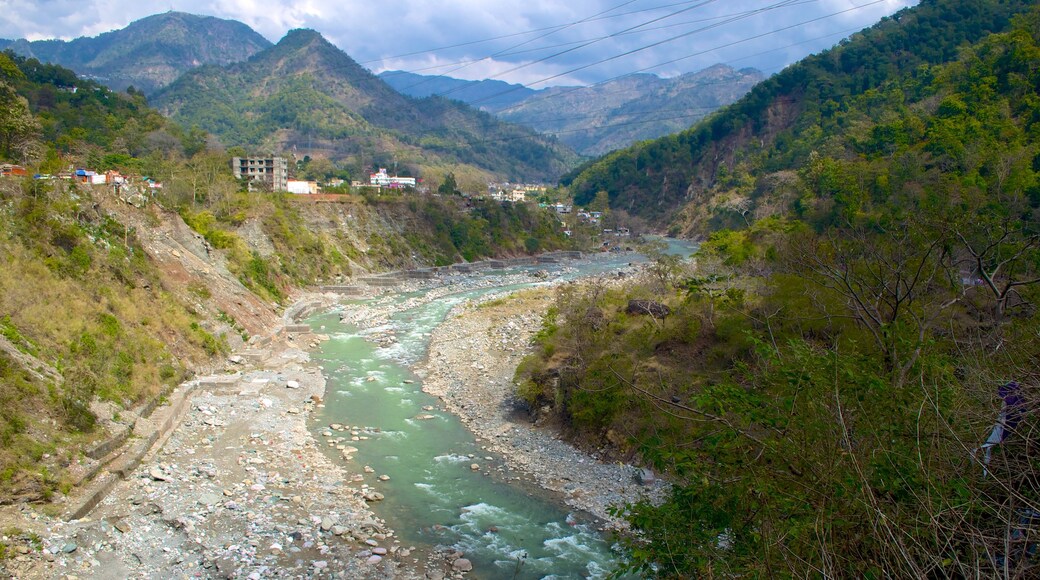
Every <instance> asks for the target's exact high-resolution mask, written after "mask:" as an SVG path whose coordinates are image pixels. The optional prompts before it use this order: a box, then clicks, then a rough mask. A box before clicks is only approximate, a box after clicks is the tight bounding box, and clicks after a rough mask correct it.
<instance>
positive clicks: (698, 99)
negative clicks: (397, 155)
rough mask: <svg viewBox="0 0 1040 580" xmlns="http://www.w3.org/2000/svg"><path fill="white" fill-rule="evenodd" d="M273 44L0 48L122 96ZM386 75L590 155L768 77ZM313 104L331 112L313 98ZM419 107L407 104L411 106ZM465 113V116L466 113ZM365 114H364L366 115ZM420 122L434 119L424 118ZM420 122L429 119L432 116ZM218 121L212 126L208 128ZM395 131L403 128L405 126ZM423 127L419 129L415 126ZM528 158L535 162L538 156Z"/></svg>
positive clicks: (196, 35)
mask: <svg viewBox="0 0 1040 580" xmlns="http://www.w3.org/2000/svg"><path fill="white" fill-rule="evenodd" d="M272 47H273V45H272V43H271V42H270V41H268V40H267V39H266V38H264V37H263V36H261V35H260V34H259V33H257V32H256V31H254V30H253V29H251V28H250V27H249V26H247V25H245V24H243V23H241V22H238V21H235V20H226V19H220V18H215V17H211V16H198V15H194V14H186V13H183V12H173V11H170V12H166V13H163V14H156V15H153V16H149V17H147V18H143V19H141V20H137V21H135V22H132V23H130V24H129V25H128V26H127V27H125V28H123V29H119V30H114V31H111V32H106V33H104V34H101V35H98V36H96V37H89V38H88V37H83V38H76V39H74V40H70V41H64V40H38V41H28V40H25V39H20V40H13V41H12V40H0V49H5V48H6V49H10V50H12V51H13V52H15V53H17V54H19V55H22V56H26V57H31V58H36V59H38V60H41V61H43V62H50V63H54V64H60V65H62V66H64V67H67V68H71V69H73V70H74V71H76V72H77V74H79V75H81V76H84V77H87V78H91V79H94V80H98V81H100V82H102V83H103V84H105V85H107V86H108V87H110V88H112V89H114V90H124V89H126V88H127V87H129V86H133V87H135V88H136V89H138V90H140V91H142V92H144V93H145V94H146V95H148V96H149V97H153V96H156V95H158V94H159V93H160V92H163V90H164V89H165V88H166V87H167V86H168V85H170V84H171V83H173V82H174V81H176V80H177V79H178V78H180V77H181V76H182V75H184V74H185V73H187V72H189V71H193V70H195V69H198V68H199V67H205V66H207V65H217V66H228V65H233V64H236V63H241V62H245V61H247V60H249V59H250V58H252V57H253V56H255V55H258V54H259V53H261V52H263V51H266V50H268V49H271V48H272ZM348 58H349V57H348ZM336 66H339V65H336ZM343 68H345V69H351V70H352V71H353V72H352V73H351V75H352V78H353V79H354V80H359V79H362V78H364V79H365V80H364V82H363V84H364V85H365V87H366V88H365V89H364V91H368V92H371V94H372V95H377V94H378V95H382V96H380V97H379V99H383V98H385V97H386V91H385V90H383V89H382V88H378V87H377V86H376V84H375V83H373V82H372V81H371V79H369V78H367V77H370V76H371V75H362V74H360V73H359V72H358V70H357V69H360V67H359V66H358V65H357V64H356V63H353V62H352V63H351V64H350V65H349V66H348V65H344V67H343ZM366 72H367V71H366ZM281 73H282V74H285V73H288V74H289V75H290V76H293V77H294V78H296V77H299V76H300V75H299V74H298V73H300V71H291V70H282V71H281ZM231 74H235V73H234V72H232V73H231ZM379 78H380V79H382V80H383V81H384V82H385V83H386V84H388V85H390V86H391V87H393V88H394V89H396V90H397V91H398V92H400V93H402V94H404V95H407V96H410V97H415V98H417V99H423V98H426V97H431V96H435V97H443V98H444V99H445V100H451V101H459V102H462V103H467V104H469V105H472V106H473V107H476V108H478V109H481V110H484V111H487V112H489V113H491V114H493V115H495V116H496V117H498V118H499V119H502V120H505V121H510V122H512V123H516V124H519V125H523V126H525V127H528V128H531V129H534V130H535V131H537V132H539V133H542V134H545V135H549V136H551V137H552V138H553V139H558V140H559V142H560V143H563V144H564V145H567V146H569V147H570V148H572V149H574V150H575V151H577V152H578V153H579V154H581V155H585V156H596V155H602V154H604V153H607V152H609V151H612V150H615V149H618V148H620V147H624V146H627V145H629V144H631V143H633V142H635V141H638V140H643V139H651V138H656V137H660V136H662V135H666V134H668V133H671V132H674V131H678V130H682V129H684V128H686V127H689V126H690V125H691V124H692V123H693V122H695V121H696V120H698V119H699V118H701V117H703V116H705V115H707V114H708V113H710V112H711V111H713V110H715V109H717V108H718V107H720V106H722V105H726V104H728V103H731V102H733V101H734V100H736V99H737V98H739V97H740V96H742V95H743V94H745V93H746V92H747V91H748V90H749V89H750V88H751V86H753V85H754V84H755V83H757V82H759V81H760V80H761V79H762V78H763V75H762V74H761V73H760V72H758V71H756V70H754V69H741V70H734V69H732V68H730V67H727V66H725V65H716V66H714V67H711V68H709V69H706V70H704V71H700V72H697V73H690V74H686V75H682V76H679V77H674V78H667V79H665V78H660V77H658V76H656V75H651V74H634V75H629V76H626V77H622V78H618V79H614V80H610V81H607V82H604V83H601V84H598V85H593V86H589V87H551V88H547V89H541V90H535V89H531V88H529V87H525V86H523V85H517V84H510V83H506V82H503V81H498V80H491V79H488V80H482V81H467V80H461V79H454V78H450V77H444V76H425V75H418V74H414V73H409V72H405V71H386V72H383V73H381V74H380V75H379ZM267 84H268V85H269V84H270V83H267ZM297 88H298V87H297ZM364 91H363V92H364ZM372 91H374V92H372ZM304 92H306V91H304ZM169 95H170V93H168V92H164V93H163V96H162V97H161V98H160V101H161V102H163V103H164V108H170V109H176V110H178V111H180V110H182V109H183V110H184V111H186V113H185V114H183V115H182V116H181V119H182V120H186V121H187V122H194V123H196V124H198V125H199V126H200V127H201V128H204V129H207V130H212V131H213V132H214V133H217V134H218V135H221V136H222V137H224V138H225V142H226V143H227V144H229V145H230V144H241V145H245V146H259V145H261V144H263V145H264V146H268V147H274V146H276V145H278V144H279V143H283V142H284V143H288V142H291V141H292V140H293V139H292V137H291V136H289V135H287V134H283V135H280V136H278V135H265V136H263V138H261V137H260V136H258V135H251V136H250V137H249V138H248V139H230V140H229V139H227V137H229V136H230V135H229V130H230V131H231V132H232V133H237V137H243V136H244V135H243V134H242V127H241V125H242V124H243V120H242V119H228V120H221V121H217V120H215V119H202V118H199V117H198V115H196V114H195V112H198V113H199V114H202V115H203V116H207V115H209V113H204V112H203V111H202V110H203V109H206V108H207V105H203V104H202V103H198V104H191V103H187V102H186V101H187V100H190V98H191V97H190V96H189V95H186V94H184V93H183V92H182V93H181V94H180V95H179V97H178V98H177V99H176V100H177V101H178V102H177V103H172V102H170V99H171V97H170V96H169ZM284 96H287V95H283V97H284ZM312 96H313V95H312ZM326 96H328V95H326ZM200 99H201V100H202V101H206V102H208V103H209V104H210V105H213V106H214V107H215V108H216V109H221V108H222V107H221V104H220V103H214V102H212V101H211V100H210V97H209V95H207V94H201V95H200ZM379 99H377V100H379ZM289 100H291V97H289ZM319 100H321V99H319ZM348 100H349V99H348ZM390 102H391V103H394V105H392V106H393V107H397V106H398V105H399V104H400V103H401V101H400V100H399V99H396V98H392V99H391V101H390ZM308 104H309V105H316V106H319V107H322V106H324V105H323V104H321V103H318V102H316V101H314V100H311V101H310V102H309V103H308ZM240 105H242V104H241V103H240ZM414 106H415V105H407V106H404V108H405V109H409V108H414ZM423 106H426V107H432V106H433V105H423ZM437 107H440V108H446V109H445V110H447V109H451V108H452V106H450V105H446V104H440V105H437ZM238 108H239V112H240V113H241V112H244V111H243V110H242V109H241V107H238ZM333 108H335V107H333ZM210 112H211V113H212V112H213V111H210ZM370 112H373V111H371V110H370ZM456 114H459V113H458V110H457V109H456ZM408 115H409V114H408V113H404V112H402V111H396V112H394V113H393V114H391V115H389V116H390V117H401V118H402V119H403V118H406V117H408ZM247 116H248V115H247ZM317 116H319V117H320V116H322V115H320V114H319V115H317ZM361 116H362V117H365V114H362V115H361ZM421 116H423V117H424V118H425V117H426V114H425V113H423V114H422V115H421ZM329 117H330V118H341V119H343V120H345V121H346V123H347V124H346V125H345V127H344V128H343V130H344V131H348V130H352V129H349V127H351V126H353V125H355V124H356V121H357V119H353V120H351V119H347V118H346V117H350V116H349V115H347V116H346V117H344V116H343V115H342V114H341V112H334V111H330V115H329ZM377 117H379V118H377V119H373V120H371V121H372V124H373V125H375V126H380V125H381V123H383V121H385V120H386V118H387V117H388V115H386V114H384V113H380V114H378V115H377ZM267 120H268V121H271V118H270V115H267ZM419 121H420V122H425V120H424V119H420V120H419ZM211 122H212V124H208V123H211ZM478 124H481V125H483V124H487V122H486V121H480V123H478ZM258 126H263V127H264V128H272V127H271V125H270V123H260V124H259V125H258ZM210 127H212V129H210ZM232 127H234V129H232ZM299 128H300V127H299V126H297V127H296V129H299ZM395 128H396V129H398V130H400V129H401V127H399V126H397V127H395ZM414 128H415V125H414V124H413V125H410V127H409V129H408V130H409V131H410V130H411V129H414ZM277 129H279V130H289V129H292V128H291V127H278V128H277ZM355 129H356V127H355ZM289 132H290V133H291V131H289ZM305 133H308V134H307V135H306V140H307V142H308V144H309V145H310V146H313V144H314V139H315V138H316V137H317V138H319V141H320V140H321V135H320V134H319V133H320V132H317V131H314V130H310V131H305ZM325 133H327V132H325ZM326 136H327V135H326ZM502 137H503V136H502V135H499V136H492V137H491V139H492V142H495V143H499V142H501V141H500V139H501V138H502ZM405 141H407V139H405ZM384 149H385V147H374V148H372V154H371V155H370V157H371V158H377V157H380V155H379V152H380V151H382V150H384ZM526 155H527V156H530V152H527V153H526ZM404 156H405V157H407V158H410V159H411V158H414V157H415V156H414V155H410V154H405V155H404ZM362 157H364V156H363V155H360V154H359V155H357V156H356V158H355V161H360V160H361V158H362ZM388 162H390V161H389V160H388ZM487 165H488V164H485V166H487ZM492 165H495V164H492ZM528 169H530V168H529V167H526V168H524V170H525V171H526V170H528ZM556 172H557V169H556V168H553V169H550V170H548V171H537V172H535V173H537V174H539V175H551V174H554V173H556Z"/></svg>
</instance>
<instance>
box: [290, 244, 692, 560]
mask: <svg viewBox="0 0 1040 580" xmlns="http://www.w3.org/2000/svg"><path fill="white" fill-rule="evenodd" d="M670 248H671V249H672V251H674V252H676V253H682V254H685V255H689V253H690V251H691V250H692V249H693V247H692V246H690V245H688V244H685V243H680V242H670ZM640 259H641V258H640V257H639V256H636V255H633V254H620V255H619V254H610V255H606V254H604V255H596V256H593V257H591V258H589V259H583V260H576V261H567V262H565V263H564V264H561V265H548V264H539V265H538V266H531V267H527V268H515V269H511V270H504V271H499V273H500V274H509V273H517V272H522V271H524V270H529V269H538V270H545V271H547V272H548V273H549V274H550V277H555V278H556V279H560V278H568V279H571V278H579V277H585V276H590V275H596V274H600V273H606V272H613V271H616V270H618V269H621V268H624V267H626V266H627V265H628V263H629V262H633V261H640ZM474 275H476V276H481V275H487V276H494V274H488V273H485V274H474ZM537 283H538V282H537V281H534V280H532V282H530V283H522V284H512V285H503V286H494V287H490V288H488V287H485V288H480V289H468V290H467V289H462V288H460V291H459V292H457V293H453V294H449V295H447V296H444V297H441V298H437V299H434V300H431V301H429V302H426V303H424V304H422V305H420V306H417V307H413V308H411V309H403V310H399V311H398V312H397V313H396V314H395V315H394V316H393V317H392V319H391V322H390V326H391V327H392V328H393V331H394V334H395V335H396V338H397V342H396V343H395V344H393V345H391V346H389V347H387V348H380V347H378V346H377V345H375V344H374V343H373V342H370V341H369V340H368V338H367V337H368V336H371V335H372V334H374V333H377V332H380V331H385V330H387V329H386V327H385V326H384V327H381V328H375V329H367V330H359V329H358V328H357V327H354V326H351V325H348V324H344V323H341V322H340V321H339V314H338V311H333V312H329V313H325V314H321V315H318V316H314V317H312V318H310V319H308V321H307V322H308V323H309V324H310V325H311V326H312V327H313V328H315V329H320V328H321V327H324V329H322V330H320V332H322V333H325V334H328V335H330V336H331V339H330V340H328V341H326V342H324V343H323V344H322V347H321V348H320V349H319V351H318V352H316V353H314V355H313V358H314V359H315V360H316V361H317V362H318V363H319V364H320V365H321V366H322V369H323V371H324V374H325V376H326V378H327V380H328V384H327V390H326V398H325V408H324V409H323V411H322V412H321V413H319V414H318V415H317V417H316V421H315V423H314V425H313V429H315V431H316V433H317V432H318V431H322V430H324V428H325V427H326V426H327V425H329V424H330V423H341V424H344V425H352V426H362V427H364V428H365V430H364V431H363V432H362V433H361V435H363V436H366V437H368V439H367V440H363V441H359V442H353V443H352V445H354V446H355V447H357V448H358V452H357V453H356V454H355V459H354V460H353V461H352V462H350V463H349V464H347V466H346V468H347V470H348V472H354V471H360V466H364V465H367V466H371V467H372V468H373V469H374V470H375V473H376V474H386V475H389V476H390V480H389V481H386V482H380V483H379V484H378V486H377V487H378V489H379V491H380V492H382V493H384V494H385V496H386V499H385V500H384V501H381V502H378V503H375V504H372V507H373V510H374V511H375V512H376V513H377V515H379V516H380V517H382V518H383V519H385V520H386V521H387V523H388V524H389V525H390V526H391V527H392V528H393V529H394V530H395V532H396V533H397V535H398V537H399V538H400V539H401V541H402V542H404V545H406V546H408V545H414V546H416V547H418V548H420V549H427V550H429V549H433V548H434V547H435V546H450V547H454V548H456V549H458V550H460V551H462V552H464V553H465V555H466V558H468V559H470V560H471V561H472V562H473V564H474V572H473V573H471V574H470V577H472V578H514V577H515V578H586V577H590V578H599V577H603V576H605V575H606V573H607V572H608V571H609V570H610V569H611V567H612V566H613V563H614V562H615V558H616V557H617V555H616V554H615V553H614V552H613V551H612V549H611V546H610V545H609V543H608V542H607V540H606V539H604V537H602V536H601V535H600V534H599V533H598V532H597V531H596V522H594V521H591V519H590V518H588V517H587V516H585V515H583V514H580V513H574V512H573V511H570V510H568V508H567V507H566V506H565V505H564V504H563V502H562V501H561V500H559V498H556V497H554V496H553V495H551V494H549V493H548V492H545V491H543V490H541V489H540V488H538V487H536V486H534V485H533V484H531V483H528V482H524V481H516V480H515V479H513V477H503V476H501V475H497V474H493V475H491V476H488V475H484V474H483V473H482V472H481V471H472V470H471V469H470V464H471V463H478V464H480V465H481V467H482V468H483V469H482V471H487V468H489V467H490V468H497V467H499V466H503V461H502V460H501V458H500V457H495V456H494V455H493V454H489V453H488V452H487V451H485V450H483V449H481V446H480V443H479V442H478V441H477V440H476V438H475V437H474V435H473V434H472V433H471V432H470V431H468V430H467V429H466V427H465V426H464V425H463V424H462V422H461V421H459V420H458V418H456V417H455V416H454V415H452V414H451V413H448V412H447V411H445V410H443V409H442V408H441V406H440V403H439V401H438V400H437V399H436V398H435V397H433V396H431V395H428V394H426V393H424V392H422V380H421V379H420V377H418V376H415V375H414V374H413V372H412V367H413V366H414V365H415V364H416V363H418V362H420V361H421V360H423V357H425V356H426V353H427V348H428V346H429V334H430V333H431V332H432V331H433V330H434V329H435V328H436V327H437V325H439V324H440V323H441V322H442V321H443V320H444V318H445V316H446V315H447V314H448V312H450V311H451V309H452V308H453V307H454V306H456V305H457V304H459V303H461V302H463V301H466V300H470V299H473V298H478V297H480V296H481V295H483V294H487V293H500V292H503V291H507V290H515V289H520V288H523V287H529V286H533V285H535V284H537ZM427 291H428V290H420V291H417V292H412V293H403V294H401V295H400V296H398V297H397V298H396V300H397V301H399V302H402V303H403V302H404V301H405V300H407V299H409V298H412V297H414V296H416V295H419V294H422V293H423V292H427ZM360 303H361V302H354V303H353V304H360ZM350 307H351V304H349V303H348V304H346V305H344V306H343V308H350ZM370 377H374V378H375V380H370ZM406 381H410V382H406ZM424 407H425V408H426V409H427V410H424ZM431 407H432V408H433V410H432V411H430V410H428V409H429V408H431ZM424 413H427V414H430V415H433V416H434V418H433V419H430V420H417V419H415V417H416V416H417V415H420V414H424ZM317 438H318V439H319V440H320V439H321V437H320V436H319V437H317ZM330 457H331V458H332V459H333V460H334V461H338V462H340V461H343V460H342V459H341V458H340V457H339V456H338V455H336V454H330ZM488 457H491V460H490V461H488V460H487V458H488ZM503 471H504V472H505V474H506V475H507V476H515V475H517V474H515V473H510V472H509V471H508V469H505V470H503ZM493 473H494V472H493Z"/></svg>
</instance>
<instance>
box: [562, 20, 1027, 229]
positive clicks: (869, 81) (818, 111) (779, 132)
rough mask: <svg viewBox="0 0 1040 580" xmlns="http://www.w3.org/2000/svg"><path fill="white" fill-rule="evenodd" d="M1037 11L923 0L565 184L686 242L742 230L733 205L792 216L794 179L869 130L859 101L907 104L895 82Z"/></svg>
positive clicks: (921, 73)
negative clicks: (843, 140)
mask: <svg viewBox="0 0 1040 580" xmlns="http://www.w3.org/2000/svg"><path fill="white" fill-rule="evenodd" d="M1032 5H1033V3H1031V2H1027V1H1024V0H986V1H984V2H983V1H978V0H925V1H922V2H921V3H920V4H919V5H918V6H915V7H914V8H912V9H904V10H902V11H900V12H897V13H896V14H894V15H893V16H891V17H887V18H884V19H882V20H881V21H880V22H879V23H877V24H875V25H874V26H872V27H870V28H868V29H865V30H863V31H862V32H859V33H856V34H854V35H853V36H852V37H850V38H849V39H848V40H845V41H843V42H841V43H840V44H838V45H837V46H835V47H834V48H832V49H829V50H826V51H823V52H821V53H819V54H816V55H812V56H809V57H806V58H805V59H803V60H801V61H799V62H797V63H795V64H793V65H791V66H789V67H787V68H786V69H784V70H783V71H782V72H780V73H778V74H776V75H773V76H772V77H770V78H769V79H767V80H765V81H763V82H761V83H759V84H758V85H756V86H755V87H754V88H753V89H752V90H751V91H750V92H749V93H748V94H747V95H746V96H744V97H743V98H741V99H739V100H738V101H736V102H735V103H734V104H732V105H730V106H728V107H726V108H724V109H722V110H721V111H719V112H718V113H717V114H715V115H712V116H711V117H710V118H709V119H707V120H705V121H703V122H701V123H698V124H696V125H694V126H693V127H691V128H690V129H687V130H685V131H682V132H679V133H676V134H673V135H669V136H666V137H662V138H659V139H656V140H653V141H648V142H643V143H637V144H635V145H632V146H630V147H628V148H625V149H621V150H618V151H615V152H612V153H610V154H608V155H606V156H604V157H602V158H600V159H597V160H595V161H592V162H590V163H588V164H587V165H585V166H583V167H581V168H579V169H578V170H576V171H575V172H573V173H572V174H570V175H567V176H564V178H563V184H564V185H566V186H569V187H570V189H571V192H572V193H573V194H574V197H575V202H576V203H579V204H581V203H588V202H590V201H591V200H593V199H594V198H595V197H596V196H597V195H598V194H599V192H603V191H605V192H607V193H608V195H609V199H610V206H611V207H612V208H616V209H620V210H624V211H626V212H629V213H631V214H633V215H638V216H641V217H643V218H646V219H648V220H649V221H650V222H651V223H655V224H656V225H657V226H658V227H662V228H666V227H667V228H670V230H671V231H672V233H675V234H683V235H688V236H703V235H707V234H708V233H710V232H711V231H713V230H715V229H718V228H720V227H740V226H741V225H742V224H743V223H744V221H743V219H742V218H741V215H742V214H741V213H740V212H736V211H732V204H733V203H738V205H741V206H744V207H745V208H746V209H745V210H742V211H743V212H744V213H746V214H748V215H752V214H754V215H758V216H760V217H761V216H764V215H768V214H769V213H770V212H774V211H777V210H779V208H781V207H783V208H784V209H788V206H790V204H791V202H792V200H793V199H797V197H798V192H797V191H793V190H791V188H790V187H789V184H790V182H791V180H790V179H789V176H790V171H791V170H792V169H797V168H801V167H804V166H805V165H806V163H808V162H809V160H810V159H811V158H812V156H813V154H814V153H816V154H824V153H826V152H828V151H830V150H832V149H833V148H834V141H835V140H836V139H837V137H838V136H844V135H846V134H848V133H849V132H851V131H853V130H856V129H859V128H861V127H862V126H864V125H865V124H866V123H867V121H866V120H864V119H859V118H857V117H856V116H855V115H853V114H851V113H850V112H849V111H848V104H849V103H850V101H851V100H852V99H853V98H858V97H861V96H864V95H866V96H868V97H871V98H875V99H876V100H877V101H878V107H877V108H878V109H880V105H881V104H885V103H886V102H887V100H886V99H897V100H898V99H904V98H905V97H904V96H903V95H902V93H899V92H898V91H895V92H890V85H891V84H892V83H895V82H897V81H899V80H900V79H901V78H902V77H903V76H905V75H909V76H917V77H920V79H919V80H918V81H917V82H925V81H926V80H927V78H928V74H930V73H929V72H928V71H929V70H930V69H929V67H932V66H935V65H938V64H940V63H944V62H949V61H950V60H953V59H954V58H956V57H957V55H958V53H959V51H961V50H963V48H964V46H965V45H966V44H969V43H974V42H977V41H979V40H980V39H982V38H984V37H985V36H986V35H988V34H992V33H994V32H999V31H1002V30H1005V29H1006V28H1007V27H1008V25H1009V22H1010V21H1011V20H1012V18H1013V17H1015V15H1016V14H1021V13H1022V12H1024V11H1025V10H1027V9H1028V8H1029V7H1030V6H1032ZM980 82H982V81H980ZM927 104H928V103H922V104H920V106H925V105H927ZM785 172H786V173H785ZM727 199H728V200H729V201H728V202H727V201H726V200H727ZM727 204H728V205H727ZM712 208H715V209H712ZM747 208H750V209H747ZM745 217H747V216H745Z"/></svg>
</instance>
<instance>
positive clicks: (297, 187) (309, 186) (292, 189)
mask: <svg viewBox="0 0 1040 580" xmlns="http://www.w3.org/2000/svg"><path fill="white" fill-rule="evenodd" d="M285 188H286V190H287V191H288V192H289V193H298V194H313V193H318V182H317V181H298V180H295V179H290V180H289V181H287V182H286V187H285Z"/></svg>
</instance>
